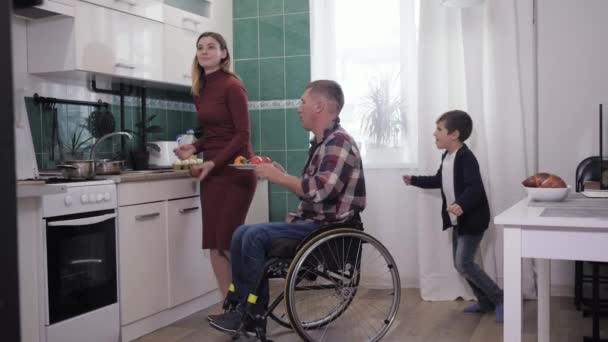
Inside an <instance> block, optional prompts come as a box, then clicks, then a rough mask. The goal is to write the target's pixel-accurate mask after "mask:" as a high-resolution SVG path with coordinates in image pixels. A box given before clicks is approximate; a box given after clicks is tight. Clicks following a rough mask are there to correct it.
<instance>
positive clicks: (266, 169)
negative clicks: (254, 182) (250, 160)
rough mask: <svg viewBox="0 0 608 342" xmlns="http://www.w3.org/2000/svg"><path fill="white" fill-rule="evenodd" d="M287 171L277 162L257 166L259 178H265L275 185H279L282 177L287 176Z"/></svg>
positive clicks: (256, 170) (256, 171) (256, 172)
mask: <svg viewBox="0 0 608 342" xmlns="http://www.w3.org/2000/svg"><path fill="white" fill-rule="evenodd" d="M286 173H287V172H285V169H284V168H283V166H281V164H279V163H277V162H273V163H272V164H269V163H262V164H256V165H255V174H256V175H257V176H258V177H259V178H265V179H268V180H269V181H271V182H273V183H277V182H278V180H279V179H280V177H281V176H283V175H285V174H286Z"/></svg>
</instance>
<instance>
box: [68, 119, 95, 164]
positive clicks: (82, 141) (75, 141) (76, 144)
mask: <svg viewBox="0 0 608 342" xmlns="http://www.w3.org/2000/svg"><path fill="white" fill-rule="evenodd" d="M87 135H88V137H87ZM92 140H93V137H92V136H91V134H90V133H89V132H88V129H87V126H86V125H84V124H80V125H78V126H77V128H76V129H75V130H74V132H73V133H72V135H71V136H70V138H69V140H68V141H67V144H65V145H63V153H64V160H82V159H84V155H85V152H86V151H88V150H90V149H91V146H92V144H91V141H92Z"/></svg>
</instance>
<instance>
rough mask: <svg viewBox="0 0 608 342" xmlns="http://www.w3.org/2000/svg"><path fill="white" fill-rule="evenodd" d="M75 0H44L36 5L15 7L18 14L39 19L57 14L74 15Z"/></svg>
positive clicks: (30, 18)
mask: <svg viewBox="0 0 608 342" xmlns="http://www.w3.org/2000/svg"><path fill="white" fill-rule="evenodd" d="M75 6H76V4H75V0H42V4H40V5H38V6H34V7H24V8H19V7H15V9H14V13H15V15H16V16H18V17H21V18H24V19H28V20H37V19H43V18H48V17H52V16H56V15H65V16H69V17H73V16H74V8H75Z"/></svg>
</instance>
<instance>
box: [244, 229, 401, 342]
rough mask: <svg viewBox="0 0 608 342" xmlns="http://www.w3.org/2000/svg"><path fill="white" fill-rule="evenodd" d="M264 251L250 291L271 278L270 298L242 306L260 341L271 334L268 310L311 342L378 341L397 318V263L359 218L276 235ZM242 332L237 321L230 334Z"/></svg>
mask: <svg viewBox="0 0 608 342" xmlns="http://www.w3.org/2000/svg"><path fill="white" fill-rule="evenodd" d="M266 257H267V258H266V260H267V262H266V264H265V265H264V269H263V271H262V272H261V273H260V275H259V276H258V279H257V285H256V290H255V292H254V293H259V289H260V287H261V286H262V284H263V282H265V281H269V289H270V302H269V305H268V307H267V308H265V309H264V310H257V312H258V313H257V314H256V313H255V312H254V309H253V307H252V306H250V307H248V308H247V309H246V310H247V314H248V315H250V316H249V317H251V319H252V320H253V321H254V322H255V324H256V335H257V336H256V338H257V339H260V340H261V341H262V342H266V341H271V340H268V339H267V338H266V329H265V324H266V321H267V318H270V319H272V320H273V321H275V322H276V323H278V324H279V325H281V326H283V327H285V328H288V329H292V330H295V332H296V333H297V334H298V335H299V336H300V337H301V338H302V339H303V340H304V341H310V342H312V341H315V342H316V341H379V340H380V339H381V338H382V337H383V336H384V335H385V334H386V333H387V332H388V330H389V329H390V327H391V325H392V323H393V321H394V320H395V316H396V314H397V311H398V309H399V302H400V298H401V283H400V280H399V271H398V270H397V266H396V264H395V261H394V260H393V257H392V256H391V255H390V253H389V252H388V250H387V249H386V248H385V247H384V246H383V245H382V244H381V243H380V242H379V241H378V240H376V239H375V238H374V237H372V236H371V235H369V234H367V233H365V232H363V225H362V224H361V223H360V222H351V223H335V224H330V225H326V226H322V227H320V228H318V229H317V230H315V231H314V232H312V233H311V234H309V235H308V236H307V237H306V238H304V239H303V240H292V239H277V240H275V241H273V242H272V245H271V246H270V248H269V249H268V250H267V251H266ZM273 298H274V299H273ZM260 312H263V313H262V314H260ZM261 324H264V328H263V329H262V328H260V325H261ZM244 336H247V334H246V333H245V329H244V323H242V324H241V327H240V328H239V329H238V330H237V332H236V334H235V335H233V339H235V340H236V339H240V337H244Z"/></svg>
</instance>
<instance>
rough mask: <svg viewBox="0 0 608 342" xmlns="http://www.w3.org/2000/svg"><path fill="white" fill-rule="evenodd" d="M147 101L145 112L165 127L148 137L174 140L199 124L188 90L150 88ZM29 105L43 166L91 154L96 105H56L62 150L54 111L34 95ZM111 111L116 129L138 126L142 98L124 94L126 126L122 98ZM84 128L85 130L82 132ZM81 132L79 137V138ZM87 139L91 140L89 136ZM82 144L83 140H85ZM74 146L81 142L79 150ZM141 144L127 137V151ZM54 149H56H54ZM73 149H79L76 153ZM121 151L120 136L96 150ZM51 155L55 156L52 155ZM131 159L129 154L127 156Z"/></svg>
mask: <svg viewBox="0 0 608 342" xmlns="http://www.w3.org/2000/svg"><path fill="white" fill-rule="evenodd" d="M147 95H148V98H147V101H146V115H147V116H148V117H150V116H151V115H156V117H155V118H154V119H153V120H152V124H155V125H159V126H160V127H162V128H163V130H162V132H160V133H154V134H149V135H148V136H147V140H148V141H154V140H173V139H175V138H176V137H177V135H179V134H183V133H185V132H186V130H187V129H189V128H193V129H196V128H197V127H198V126H199V124H198V120H197V118H196V112H195V110H194V105H193V104H192V99H191V96H190V95H189V94H187V93H176V92H168V91H164V90H158V89H149V90H148V93H147ZM26 108H27V112H28V118H29V121H30V128H31V132H32V139H33V142H34V150H35V151H36V160H37V162H38V168H39V169H41V170H50V169H54V168H55V165H57V164H58V163H59V161H60V160H61V157H62V155H63V158H64V159H69V158H72V159H73V158H88V157H89V155H90V151H91V150H90V148H91V147H92V144H93V143H94V142H95V139H90V138H91V131H90V130H89V128H88V118H89V116H90V114H91V112H92V111H93V110H95V109H94V108H93V107H88V106H78V105H63V104H60V105H57V107H56V108H57V123H58V125H57V131H58V136H59V140H60V142H61V144H62V145H63V146H64V148H63V149H62V150H61V151H60V150H59V148H58V147H57V144H52V139H51V137H52V135H53V113H52V111H50V110H48V109H45V108H42V106H39V105H36V104H34V101H33V99H32V98H31V97H28V98H26ZM110 111H111V112H112V114H113V116H114V121H115V131H120V130H121V129H122V130H125V129H126V130H130V131H134V130H136V127H135V124H136V123H137V122H139V121H140V120H141V100H140V99H139V98H135V97H125V113H124V118H125V120H124V121H125V126H124V127H122V128H121V127H120V105H119V98H118V97H114V99H113V104H112V105H111V106H110ZM81 131H82V132H81ZM79 135H80V139H76V138H77V137H78V136H79ZM87 139H88V140H87ZM84 141H86V143H84V144H80V142H84ZM72 146H79V148H78V150H77V151H74V150H75V149H74V148H72ZM138 146H139V140H138V139H134V140H126V145H125V150H126V153H128V151H131V150H133V149H135V148H137V147H138ZM51 149H53V150H51ZM72 152H78V153H76V154H75V155H74V153H72ZM125 155H126V154H124V155H121V144H120V139H119V138H116V139H109V140H106V141H104V142H102V143H101V144H100V145H99V146H98V147H97V151H96V157H97V158H100V159H101V158H124V157H125ZM51 157H52V158H51ZM125 159H126V160H128V158H125Z"/></svg>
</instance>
